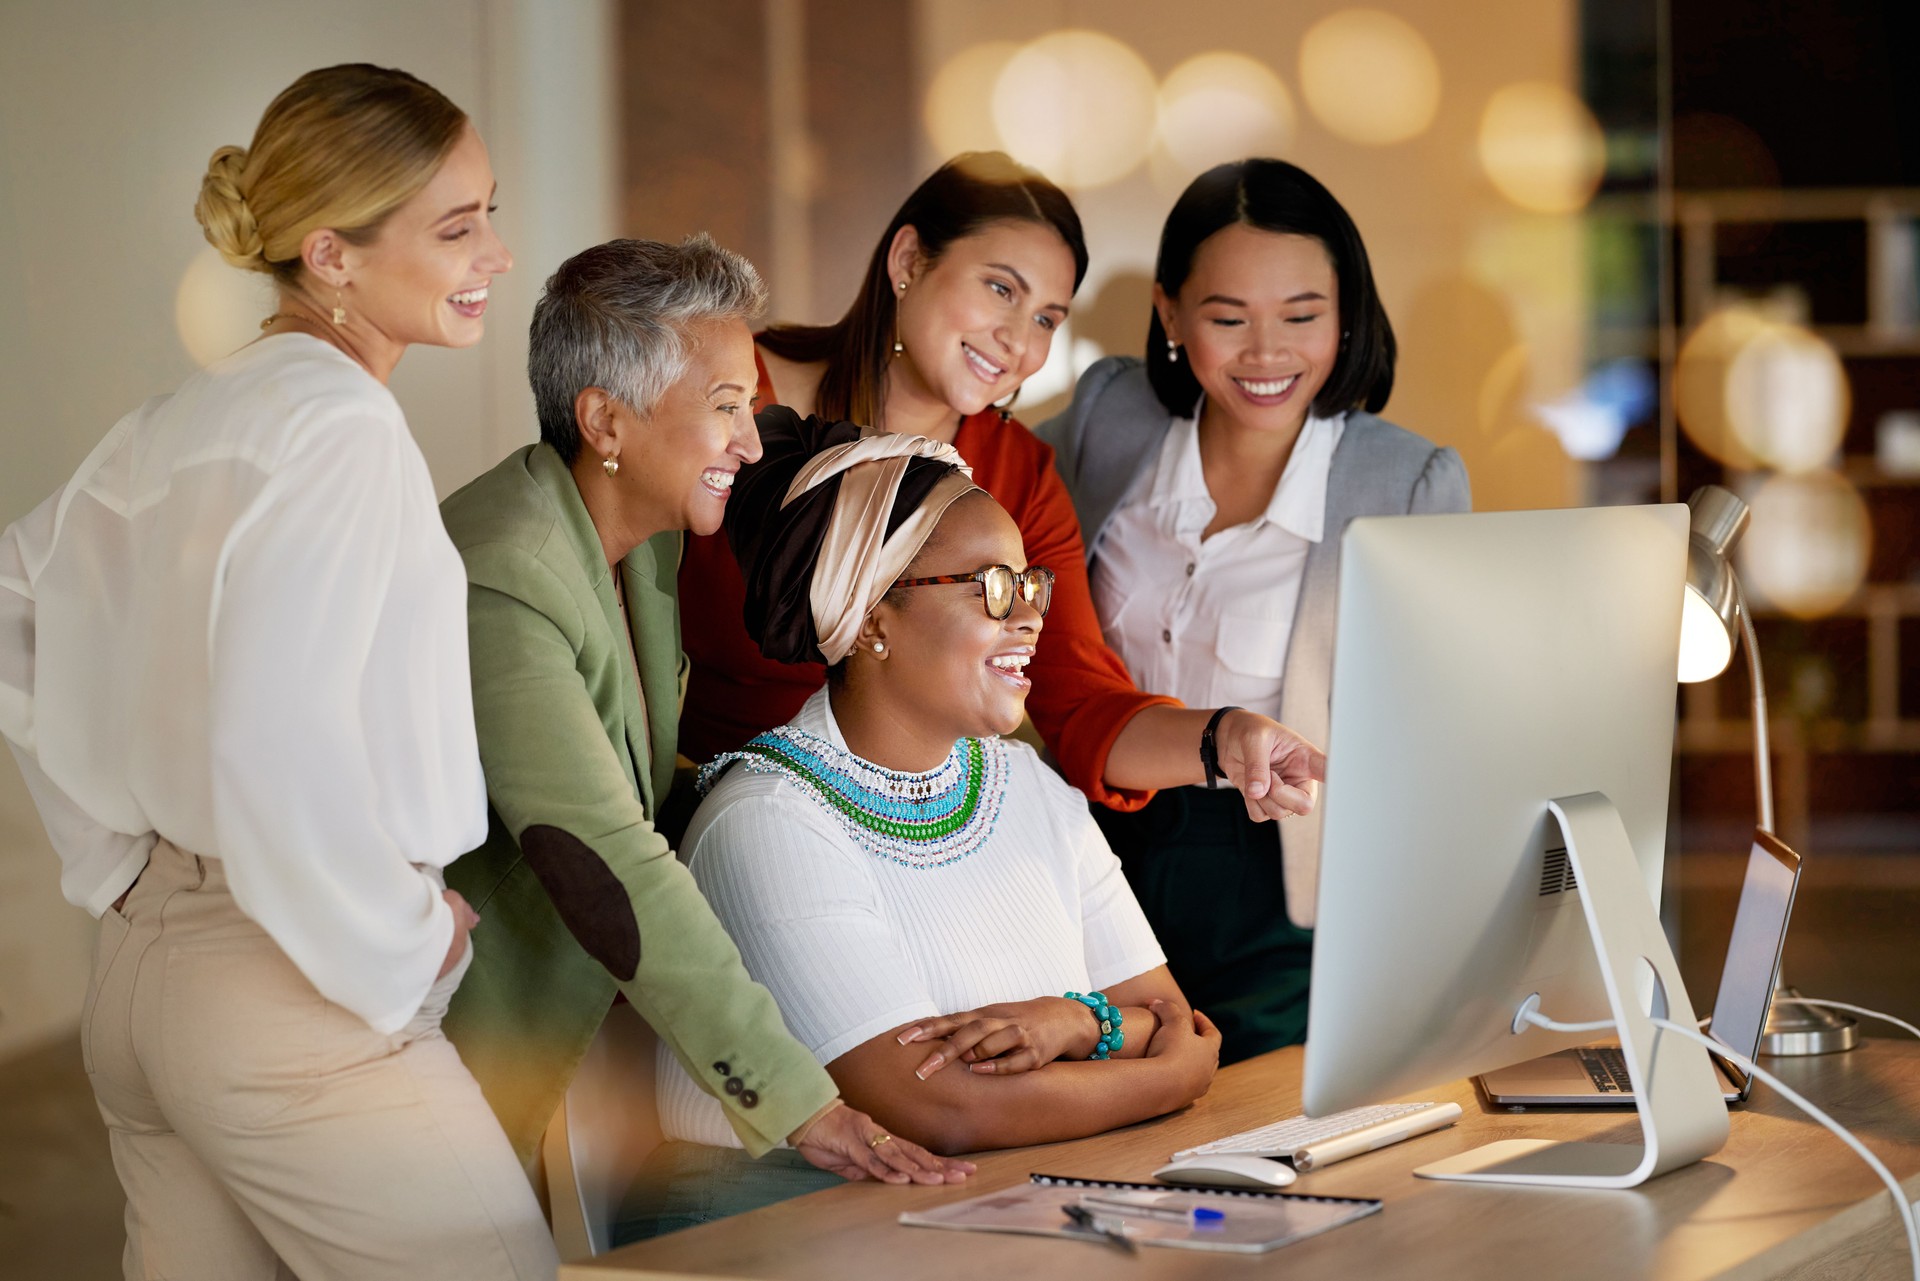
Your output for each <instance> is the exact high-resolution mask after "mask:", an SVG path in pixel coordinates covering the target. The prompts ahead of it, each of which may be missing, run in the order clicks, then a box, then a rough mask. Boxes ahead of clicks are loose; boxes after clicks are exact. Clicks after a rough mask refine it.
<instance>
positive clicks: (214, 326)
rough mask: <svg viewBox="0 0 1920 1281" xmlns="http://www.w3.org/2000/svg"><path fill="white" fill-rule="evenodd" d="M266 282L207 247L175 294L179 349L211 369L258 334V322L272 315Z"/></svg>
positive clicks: (198, 363)
mask: <svg viewBox="0 0 1920 1281" xmlns="http://www.w3.org/2000/svg"><path fill="white" fill-rule="evenodd" d="M272 304H273V298H272V292H271V289H270V288H269V286H268V284H267V278H266V277H265V276H262V275H260V274H259V273H258V272H251V271H241V270H240V269H239V268H237V267H230V266H228V265H227V262H226V260H225V259H224V258H222V257H221V256H220V253H219V251H218V250H216V249H215V248H214V247H213V246H212V245H208V246H207V247H206V248H205V249H202V250H201V251H200V252H199V253H197V254H195V255H194V256H193V261H192V262H190V263H188V264H187V270H186V272H185V273H184V274H182V275H181V277H180V287H179V288H178V289H177V290H175V291H174V295H173V324H174V328H175V329H176V330H177V331H178V332H179V334H180V345H181V346H182V347H185V348H186V349H187V355H189V356H191V357H193V360H194V363H195V364H197V365H202V366H205V365H211V364H212V363H213V362H214V361H216V360H219V359H220V358H221V357H223V356H227V355H231V354H232V353H233V352H235V351H238V350H239V349H240V348H242V347H244V346H246V345H247V344H248V343H250V342H252V341H253V340H254V339H256V338H258V337H259V336H260V322H261V321H262V320H265V319H266V318H267V317H268V316H269V315H271V314H272V313H273V305H272Z"/></svg>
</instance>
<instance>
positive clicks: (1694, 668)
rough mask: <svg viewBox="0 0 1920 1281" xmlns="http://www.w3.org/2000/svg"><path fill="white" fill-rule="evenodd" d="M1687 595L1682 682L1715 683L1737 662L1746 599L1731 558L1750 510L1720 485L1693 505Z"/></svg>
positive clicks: (1702, 492) (1699, 493)
mask: <svg viewBox="0 0 1920 1281" xmlns="http://www.w3.org/2000/svg"><path fill="white" fill-rule="evenodd" d="M1687 506H1688V507H1689V508H1690V509H1691V510H1692V517H1691V519H1690V521H1689V530H1688V535H1687V595H1686V601H1685V604H1684V605H1683V606H1682V608H1681V612H1680V682H1681V683H1682V684H1688V685H1690V684H1692V683H1694V682H1695V681H1705V680H1712V679H1713V678H1714V677H1716V676H1718V675H1719V674H1720V673H1721V672H1723V671H1725V670H1726V669H1727V664H1728V663H1729V662H1731V661H1732V660H1733V646H1734V641H1735V639H1736V638H1737V637H1738V636H1739V634H1740V593H1739V589H1738V587H1737V586H1736V584H1735V583H1734V578H1733V565H1732V563H1731V562H1730V561H1729V559H1728V557H1729V555H1730V553H1731V552H1732V551H1733V545H1734V544H1735V543H1736V542H1738V541H1740V535H1741V534H1743V533H1745V532H1746V528H1747V519H1748V515H1747V505H1746V504H1745V503H1744V502H1742V501H1740V498H1739V496H1738V495H1736V494H1734V493H1733V492H1731V491H1730V490H1726V489H1722V488H1721V487H1720V486H1718V485H1702V486H1701V487H1700V488H1699V489H1696V490H1695V491H1694V492H1693V497H1691V498H1689V499H1688V500H1687Z"/></svg>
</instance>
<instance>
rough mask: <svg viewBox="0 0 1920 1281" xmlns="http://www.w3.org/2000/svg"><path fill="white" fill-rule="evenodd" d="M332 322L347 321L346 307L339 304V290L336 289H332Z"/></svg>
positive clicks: (336, 323) (343, 322)
mask: <svg viewBox="0 0 1920 1281" xmlns="http://www.w3.org/2000/svg"><path fill="white" fill-rule="evenodd" d="M333 323H334V324H335V325H344V324H346V323H347V309H346V308H345V307H343V306H341V305H340V291H339V290H338V289H336V290H334V291H333Z"/></svg>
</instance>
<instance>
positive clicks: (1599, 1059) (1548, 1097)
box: [1479, 832, 1800, 1108]
mask: <svg viewBox="0 0 1920 1281" xmlns="http://www.w3.org/2000/svg"><path fill="white" fill-rule="evenodd" d="M1753 835H1754V839H1753V849H1752V851H1751V852H1749V853H1748V855H1747V878H1746V882H1745V884H1744V885H1742V887H1741V890H1740V906H1739V909H1738V910H1737V911H1736V912H1735V914H1734V918H1733V939H1732V941H1731V942H1729V943H1728V944H1727V961H1726V965H1725V966H1724V967H1722V969H1721V971H1720V992H1719V994H1718V995H1717V996H1716V997H1715V998H1714V1001H1713V1020H1712V1022H1711V1023H1710V1024H1709V1025H1708V1028H1707V1035H1708V1036H1710V1037H1711V1038H1712V1039H1714V1040H1715V1041H1718V1042H1719V1043H1720V1044H1722V1045H1724V1046H1726V1047H1727V1048H1728V1049H1731V1050H1734V1051H1736V1052H1737V1053H1739V1054H1742V1055H1745V1056H1746V1057H1747V1058H1748V1059H1752V1058H1753V1056H1754V1055H1755V1054H1757V1053H1758V1052H1759V1050H1760V1036H1761V1033H1763V1032H1764V1031H1765V1030H1766V1026H1767V1008H1768V1007H1769V1006H1770V1005H1772V1003H1773V989H1774V985H1775V984H1776V983H1778V982H1779V981H1780V953H1781V951H1782V949H1783V948H1784V947H1785V946H1786V941H1787V918H1788V917H1789V916H1790V915H1791V914H1792V912H1793V895H1794V890H1795V889H1796V888H1797V887H1798V885H1799V883H1800V856H1799V855H1797V854H1795V853H1794V852H1793V851H1792V850H1790V849H1788V848H1787V847H1786V846H1785V845H1784V844H1782V843H1781V842H1780V841H1778V840H1776V839H1775V838H1774V837H1773V836H1772V834H1770V833H1767V832H1755V833H1754V834H1753ZM1709 1057H1710V1058H1711V1059H1712V1060H1713V1066H1714V1069H1715V1070H1716V1071H1717V1072H1718V1073H1719V1074H1720V1081H1721V1086H1722V1090H1721V1093H1722V1094H1723V1095H1724V1096H1725V1098H1726V1100H1727V1102H1728V1103H1743V1102H1745V1101H1746V1098H1747V1096H1748V1095H1749V1094H1751V1093H1752V1092H1753V1078H1752V1077H1751V1076H1749V1075H1748V1074H1746V1073H1745V1072H1742V1071H1740V1069H1738V1068H1736V1067H1734V1065H1733V1064H1732V1063H1730V1062H1728V1061H1727V1060H1725V1059H1723V1058H1721V1057H1720V1056H1719V1055H1717V1054H1710V1055H1709ZM1479 1081H1480V1088H1481V1089H1483V1090H1485V1091H1486V1095H1487V1101H1488V1102H1489V1103H1494V1104H1497V1105H1500V1106H1503V1107H1575V1108H1577V1107H1620V1106H1623V1105H1629V1104H1632V1103H1634V1102H1635V1101H1636V1100H1635V1098H1634V1093H1633V1083H1632V1081H1631V1080H1629V1079H1628V1076H1627V1065H1626V1059H1625V1055H1624V1054H1623V1053H1622V1051H1621V1049H1620V1043H1619V1042H1618V1041H1615V1042H1613V1043H1611V1044H1596V1045H1590V1046H1581V1047H1580V1048H1578V1049H1573V1050H1562V1051H1561V1052H1560V1053H1558V1054H1549V1055H1546V1056H1545V1057H1543V1058H1538V1059H1533V1060H1531V1061H1529V1062H1526V1063H1516V1064H1514V1065H1513V1066H1512V1067H1505V1068H1501V1069H1500V1070H1499V1071H1498V1072H1488V1073H1485V1074H1484V1075H1482V1076H1481V1077H1480V1078H1479Z"/></svg>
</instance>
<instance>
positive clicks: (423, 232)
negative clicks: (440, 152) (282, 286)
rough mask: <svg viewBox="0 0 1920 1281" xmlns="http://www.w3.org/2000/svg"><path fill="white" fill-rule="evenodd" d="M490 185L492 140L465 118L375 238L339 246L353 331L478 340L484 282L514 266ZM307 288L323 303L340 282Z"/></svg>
mask: <svg viewBox="0 0 1920 1281" xmlns="http://www.w3.org/2000/svg"><path fill="white" fill-rule="evenodd" d="M493 190H494V182H493V166H492V164H491V163H490V162H489V161H488V159H487V148H486V144H485V143H483V142H482V141H481V140H480V135H479V133H477V132H476V131H475V130H474V128H473V126H472V125H468V126H467V128H466V131H465V133H463V134H462V135H461V137H460V141H458V142H457V143H455V144H454V146H453V149H452V150H451V151H449V152H448V153H447V158H446V159H445V160H444V161H442V162H441V164H440V168H439V169H438V170H436V171H435V173H434V175H433V177H432V179H431V180H429V181H428V183H427V185H426V186H425V187H422V188H421V189H420V190H419V191H418V192H416V193H415V194H414V196H413V197H412V198H411V199H410V200H408V201H407V202H406V203H405V204H403V205H401V206H400V207H399V208H398V209H396V210H394V211H393V213H392V214H390V215H388V217H387V219H386V221H385V222H384V223H382V224H381V226H380V230H379V233H378V234H377V235H376V236H375V237H374V239H373V242H372V243H371V244H367V245H357V246H356V245H345V244H343V245H341V246H340V250H339V252H340V255H341V258H340V268H341V271H342V273H343V274H344V277H345V280H346V282H347V283H346V287H345V288H344V289H341V290H339V293H340V294H341V295H342V298H341V305H342V306H344V307H345V308H346V310H347V314H348V316H349V320H348V322H347V324H348V327H349V330H350V331H356V332H363V333H364V332H370V333H371V334H374V335H377V336H378V337H379V338H381V339H384V340H385V341H386V343H388V344H391V345H392V346H394V347H401V348H404V347H406V346H407V345H409V344H411V343H429V344H431V345H433V346H436V347H471V346H473V344H475V343H477V342H479V341H480V339H481V336H482V335H483V334H484V333H485V331H486V323H485V320H484V319H483V318H484V317H485V315H486V311H487V288H488V285H489V284H490V283H491V282H492V279H493V277H494V276H496V275H498V274H500V273H502V272H505V271H507V270H509V269H510V268H511V267H512V266H513V255H511V254H509V253H508V252H507V247H506V246H505V245H504V244H502V243H501V242H500V237H499V236H498V235H496V234H495V232H494V230H493V220H492V218H491V216H490V215H491V213H492V210H491V209H490V208H489V206H490V205H491V204H492V203H493ZM318 234H326V233H318ZM311 289H312V292H313V293H314V295H315V298H316V300H317V301H318V302H319V303H320V305H321V307H322V308H323V309H325V308H328V307H331V306H332V305H333V300H334V293H335V289H334V287H332V286H330V285H328V284H326V283H325V282H324V281H314V282H311Z"/></svg>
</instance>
